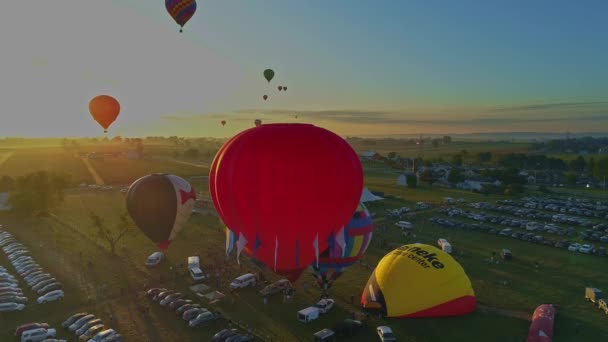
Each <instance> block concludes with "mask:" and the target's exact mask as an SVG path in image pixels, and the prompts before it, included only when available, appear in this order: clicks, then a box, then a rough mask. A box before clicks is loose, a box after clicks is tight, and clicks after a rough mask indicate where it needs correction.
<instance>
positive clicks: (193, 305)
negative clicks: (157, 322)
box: [175, 304, 201, 317]
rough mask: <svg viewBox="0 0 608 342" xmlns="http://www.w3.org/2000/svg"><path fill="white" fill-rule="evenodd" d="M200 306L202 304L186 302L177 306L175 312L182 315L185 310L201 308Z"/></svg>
mask: <svg viewBox="0 0 608 342" xmlns="http://www.w3.org/2000/svg"><path fill="white" fill-rule="evenodd" d="M200 307H201V305H200V304H185V305H182V306H180V307H179V308H177V309H176V310H175V314H176V315H178V316H180V317H181V316H182V315H183V314H184V312H186V311H188V310H190V309H196V308H200Z"/></svg>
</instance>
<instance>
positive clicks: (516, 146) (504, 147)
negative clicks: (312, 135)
mask: <svg viewBox="0 0 608 342" xmlns="http://www.w3.org/2000/svg"><path fill="white" fill-rule="evenodd" d="M351 145H352V146H353V148H354V149H355V150H356V151H357V153H362V152H365V151H375V152H378V153H380V154H382V155H384V156H386V155H387V154H388V153H389V152H395V153H397V154H398V155H400V156H402V157H410V158H412V157H418V156H420V157H422V158H424V159H428V158H438V157H443V158H449V157H450V156H451V155H453V154H456V153H460V152H461V151H462V150H467V152H468V153H469V155H471V156H473V155H475V153H477V152H488V151H489V152H492V153H497V154H500V153H508V152H514V153H515V152H522V153H523V152H526V151H527V150H528V147H529V146H530V145H529V144H527V143H509V142H489V143H488V142H460V141H456V142H452V143H451V144H447V145H443V144H442V145H439V146H437V147H433V145H431V144H425V145H423V146H422V147H420V146H419V145H414V144H403V143H400V142H399V141H398V140H378V142H377V144H376V145H371V144H363V143H358V142H357V143H351Z"/></svg>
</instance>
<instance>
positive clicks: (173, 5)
mask: <svg viewBox="0 0 608 342" xmlns="http://www.w3.org/2000/svg"><path fill="white" fill-rule="evenodd" d="M165 7H166V8H167V12H169V15H170V16H171V18H173V20H175V22H176V23H177V24H178V25H179V26H180V29H179V32H183V27H184V25H186V23H187V22H188V20H190V18H192V16H193V15H194V12H196V1H195V0H165Z"/></svg>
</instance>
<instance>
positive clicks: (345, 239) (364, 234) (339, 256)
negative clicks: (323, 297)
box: [310, 203, 374, 289]
mask: <svg viewBox="0 0 608 342" xmlns="http://www.w3.org/2000/svg"><path fill="white" fill-rule="evenodd" d="M373 229H374V225H373V221H372V216H371V215H370V213H369V211H368V210H367V208H366V207H365V205H363V203H361V204H359V207H358V208H357V211H356V212H355V213H354V215H353V216H352V219H351V220H350V222H349V223H348V224H347V225H346V226H345V227H344V228H342V229H341V230H340V231H339V232H338V233H337V234H335V235H331V236H330V238H329V240H328V243H329V247H328V248H327V249H326V250H325V251H323V252H322V253H321V256H320V257H319V265H318V266H317V264H316V263H314V262H313V263H312V265H310V266H311V268H312V271H313V275H314V277H315V278H316V279H317V282H318V283H319V286H320V287H321V288H322V289H328V288H330V287H331V285H332V284H333V282H334V281H335V280H336V279H338V278H339V277H340V276H341V275H342V273H344V271H345V270H346V269H347V268H349V267H350V266H352V265H353V264H354V263H356V262H357V261H359V260H360V259H361V258H362V257H363V254H364V253H365V251H366V250H367V247H368V246H369V243H370V242H371V241H372V231H373Z"/></svg>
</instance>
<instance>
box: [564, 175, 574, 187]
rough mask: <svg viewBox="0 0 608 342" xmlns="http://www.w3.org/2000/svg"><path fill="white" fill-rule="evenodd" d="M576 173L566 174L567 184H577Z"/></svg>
mask: <svg viewBox="0 0 608 342" xmlns="http://www.w3.org/2000/svg"><path fill="white" fill-rule="evenodd" d="M576 180H577V177H576V174H575V173H567V174H566V184H567V185H570V186H574V185H576Z"/></svg>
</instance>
